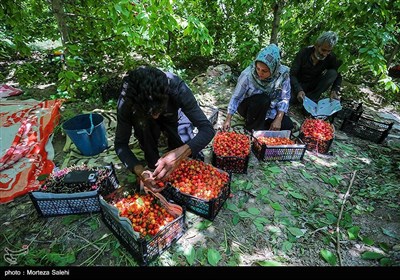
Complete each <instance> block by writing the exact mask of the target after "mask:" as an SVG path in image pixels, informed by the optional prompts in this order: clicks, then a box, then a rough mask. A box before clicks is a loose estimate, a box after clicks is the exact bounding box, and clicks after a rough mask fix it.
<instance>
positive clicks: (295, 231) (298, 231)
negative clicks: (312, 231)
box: [287, 227, 304, 237]
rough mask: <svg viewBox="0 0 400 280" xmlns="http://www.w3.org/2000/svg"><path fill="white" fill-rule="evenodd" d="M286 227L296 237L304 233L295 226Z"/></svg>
mask: <svg viewBox="0 0 400 280" xmlns="http://www.w3.org/2000/svg"><path fill="white" fill-rule="evenodd" d="M287 229H288V231H289V232H290V233H291V234H292V235H294V236H296V237H301V236H303V235H304V232H303V231H302V230H301V229H299V228H297V227H288V228H287Z"/></svg>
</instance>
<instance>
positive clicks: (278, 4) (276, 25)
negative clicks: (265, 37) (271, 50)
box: [269, 1, 285, 45]
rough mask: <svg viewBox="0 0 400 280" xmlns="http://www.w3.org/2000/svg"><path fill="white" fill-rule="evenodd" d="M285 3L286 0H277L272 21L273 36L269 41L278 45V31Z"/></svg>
mask: <svg viewBox="0 0 400 280" xmlns="http://www.w3.org/2000/svg"><path fill="white" fill-rule="evenodd" d="M284 4H285V1H276V2H275V4H274V7H273V11H274V19H273V21H272V30H271V38H270V41H269V43H270V44H272V43H273V44H276V45H278V32H279V25H280V22H281V14H282V8H283V6H284Z"/></svg>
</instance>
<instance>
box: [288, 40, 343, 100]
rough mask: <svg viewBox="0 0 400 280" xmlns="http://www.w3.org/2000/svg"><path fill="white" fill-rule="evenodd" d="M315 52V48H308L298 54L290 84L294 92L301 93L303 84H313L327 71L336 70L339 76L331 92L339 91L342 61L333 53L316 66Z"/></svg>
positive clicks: (292, 68)
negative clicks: (312, 56) (313, 57)
mask: <svg viewBox="0 0 400 280" xmlns="http://www.w3.org/2000/svg"><path fill="white" fill-rule="evenodd" d="M314 51H315V47H314V46H308V47H305V48H303V49H302V50H300V51H299V52H298V53H297V54H296V57H295V59H294V61H293V64H292V67H291V68H290V84H291V87H292V90H293V91H294V92H295V93H296V94H297V93H298V92H299V91H302V90H303V88H302V86H301V84H302V83H311V82H312V81H315V80H316V79H318V77H319V76H320V75H321V74H322V72H323V71H325V70H326V69H335V70H336V71H337V72H338V75H337V77H336V79H335V81H334V82H333V84H332V87H331V90H335V91H339V90H340V86H341V84H342V75H341V74H340V73H339V71H338V68H339V67H340V65H341V61H340V60H339V59H338V58H337V57H336V55H335V54H334V53H333V52H331V53H330V54H329V55H328V56H327V57H326V58H325V59H324V60H320V61H318V63H317V64H315V65H314V64H313V62H312V59H311V54H312V53H313V52H314Z"/></svg>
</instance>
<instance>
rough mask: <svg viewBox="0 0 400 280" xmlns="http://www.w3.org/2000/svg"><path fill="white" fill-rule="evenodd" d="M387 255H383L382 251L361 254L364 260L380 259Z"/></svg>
mask: <svg viewBox="0 0 400 280" xmlns="http://www.w3.org/2000/svg"><path fill="white" fill-rule="evenodd" d="M383 257H385V255H382V254H381V253H377V252H369V251H367V252H364V253H362V254H361V258H362V259H364V260H379V259H381V258H383Z"/></svg>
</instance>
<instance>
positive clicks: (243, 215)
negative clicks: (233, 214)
mask: <svg viewBox="0 0 400 280" xmlns="http://www.w3.org/2000/svg"><path fill="white" fill-rule="evenodd" d="M238 214H239V216H240V217H241V218H252V217H253V215H251V214H250V213H248V212H246V211H240V212H239V213H238Z"/></svg>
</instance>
